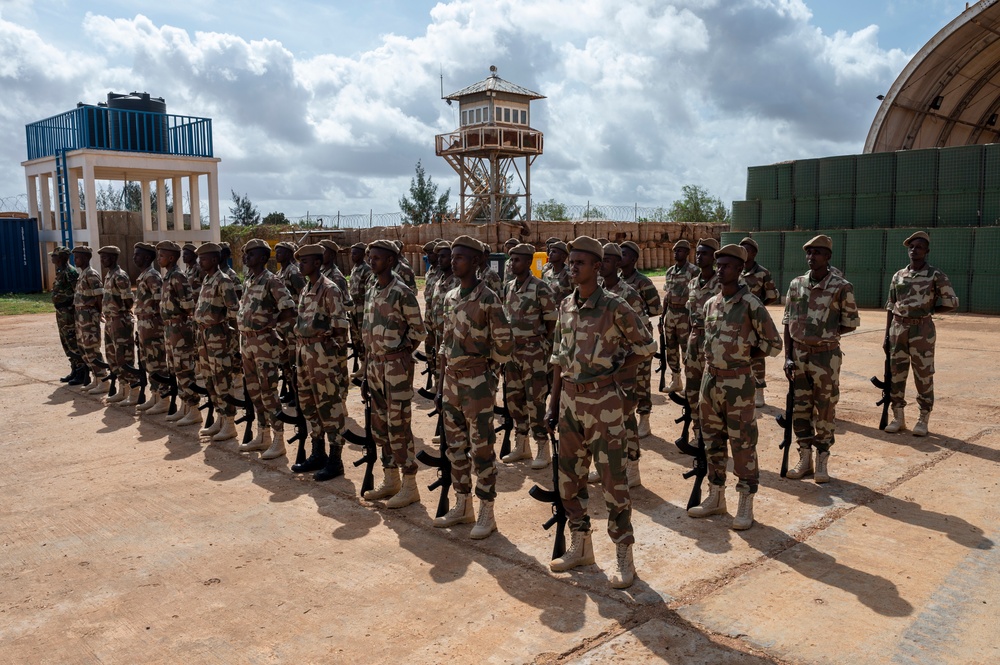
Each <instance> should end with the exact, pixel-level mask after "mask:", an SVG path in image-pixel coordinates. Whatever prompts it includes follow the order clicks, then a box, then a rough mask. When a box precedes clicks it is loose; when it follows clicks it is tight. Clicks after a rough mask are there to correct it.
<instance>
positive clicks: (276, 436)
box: [260, 427, 285, 459]
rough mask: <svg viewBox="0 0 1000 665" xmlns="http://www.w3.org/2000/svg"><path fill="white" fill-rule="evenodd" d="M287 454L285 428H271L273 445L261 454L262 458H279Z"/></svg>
mask: <svg viewBox="0 0 1000 665" xmlns="http://www.w3.org/2000/svg"><path fill="white" fill-rule="evenodd" d="M284 454H285V430H284V429H282V428H278V427H275V428H273V429H272V430H271V445H270V446H269V447H268V449H267V450H265V451H264V452H262V453H261V454H260V458H261V459H278V458H279V457H281V456H282V455H284Z"/></svg>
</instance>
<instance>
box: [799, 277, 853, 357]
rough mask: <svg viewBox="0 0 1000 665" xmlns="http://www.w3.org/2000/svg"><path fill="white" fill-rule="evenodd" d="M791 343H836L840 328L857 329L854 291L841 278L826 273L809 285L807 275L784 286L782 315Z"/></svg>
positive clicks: (815, 344)
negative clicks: (783, 311) (785, 288)
mask: <svg viewBox="0 0 1000 665" xmlns="http://www.w3.org/2000/svg"><path fill="white" fill-rule="evenodd" d="M781 323H782V324H785V325H787V326H788V332H789V334H790V335H791V337H792V339H793V340H795V341H796V342H799V343H801V344H805V345H808V346H817V345H820V344H827V343H830V342H837V343H839V342H840V328H841V327H845V328H850V329H852V330H853V329H854V328H857V327H858V326H859V325H861V319H860V317H859V316H858V306H857V303H855V301H854V287H853V286H851V283H850V282H848V281H847V280H846V279H844V278H843V277H839V276H838V275H836V274H834V273H832V272H830V273H827V275H826V277H824V278H823V279H821V280H820V281H819V282H816V283H813V282H812V278H811V277H810V273H806V274H805V275H802V276H800V277H796V278H795V279H793V280H792V283H791V284H789V286H788V297H787V299H786V302H785V315H784V317H782V319H781Z"/></svg>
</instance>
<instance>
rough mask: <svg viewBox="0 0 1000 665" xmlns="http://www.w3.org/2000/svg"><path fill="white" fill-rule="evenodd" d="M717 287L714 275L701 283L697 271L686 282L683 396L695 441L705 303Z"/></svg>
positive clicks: (698, 419) (701, 367)
mask: <svg viewBox="0 0 1000 665" xmlns="http://www.w3.org/2000/svg"><path fill="white" fill-rule="evenodd" d="M721 288H722V286H721V285H720V284H719V276H718V275H717V274H716V273H712V276H711V277H709V278H708V279H707V280H703V279H702V278H701V273H700V272H699V274H698V275H697V276H695V277H694V278H693V279H692V280H691V281H690V282H688V317H689V320H690V322H691V334H690V335H688V344H687V350H686V351H685V352H684V397H685V398H686V399H687V401H688V404H690V405H691V427H692V429H693V430H694V431H695V438H697V432H698V431H700V430H701V415H700V414H701V410H700V409H699V408H698V402H699V401H700V400H701V377H702V374H703V373H704V371H705V355H704V352H703V349H702V347H703V346H704V343H705V317H704V309H705V303H707V302H708V299H709V298H711V297H712V296H714V295H715V294H716V293H718V292H719V290H720V289H721Z"/></svg>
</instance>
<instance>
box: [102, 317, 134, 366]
mask: <svg viewBox="0 0 1000 665" xmlns="http://www.w3.org/2000/svg"><path fill="white" fill-rule="evenodd" d="M134 326H135V322H134V320H133V319H132V316H131V315H129V316H109V317H108V320H107V321H105V322H104V355H105V356H106V357H107V361H108V367H109V369H110V371H111V372H112V373H113V374H115V375H116V376H118V375H120V374H121V371H122V367H124V366H125V365H132V364H133V363H134V362H135V338H134V337H133V335H134V334H135V330H134Z"/></svg>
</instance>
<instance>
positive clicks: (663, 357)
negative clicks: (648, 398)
mask: <svg viewBox="0 0 1000 665" xmlns="http://www.w3.org/2000/svg"><path fill="white" fill-rule="evenodd" d="M653 357H654V358H656V359H657V360H659V361H660V366H659V367H657V368H656V371H657V372H659V373H660V392H661V393H665V392H667V336H666V334H665V333H664V332H663V328H660V350H659V351H658V352H657V353H656V355H655V356H653Z"/></svg>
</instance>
